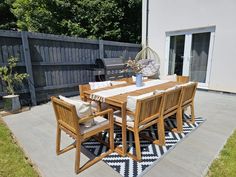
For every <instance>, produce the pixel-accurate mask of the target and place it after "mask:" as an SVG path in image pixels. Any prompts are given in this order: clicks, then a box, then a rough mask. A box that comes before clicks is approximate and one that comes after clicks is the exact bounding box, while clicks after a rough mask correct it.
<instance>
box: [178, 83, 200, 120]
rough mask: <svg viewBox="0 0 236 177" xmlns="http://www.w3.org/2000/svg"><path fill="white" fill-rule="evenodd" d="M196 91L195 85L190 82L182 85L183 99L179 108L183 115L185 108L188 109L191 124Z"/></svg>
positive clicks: (193, 116)
mask: <svg viewBox="0 0 236 177" xmlns="http://www.w3.org/2000/svg"><path fill="white" fill-rule="evenodd" d="M196 90H197V83H196V82H190V83H187V84H183V97H182V100H181V108H182V111H183V113H184V111H185V110H186V108H187V107H190V110H191V123H194V122H195V114H194V97H195V93H196Z"/></svg>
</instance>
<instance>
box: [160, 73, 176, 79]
mask: <svg viewBox="0 0 236 177" xmlns="http://www.w3.org/2000/svg"><path fill="white" fill-rule="evenodd" d="M160 79H161V80H168V81H177V75H176V74H173V75H167V76H160Z"/></svg>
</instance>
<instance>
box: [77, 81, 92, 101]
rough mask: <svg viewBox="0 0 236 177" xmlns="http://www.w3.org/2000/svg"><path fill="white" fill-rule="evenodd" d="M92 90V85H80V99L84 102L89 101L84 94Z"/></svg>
mask: <svg viewBox="0 0 236 177" xmlns="http://www.w3.org/2000/svg"><path fill="white" fill-rule="evenodd" d="M88 90H91V88H90V85H89V84H83V85H79V94H80V99H81V100H83V101H87V99H86V97H85V96H84V92H85V91H88Z"/></svg>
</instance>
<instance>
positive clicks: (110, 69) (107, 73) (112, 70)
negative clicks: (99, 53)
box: [95, 58, 129, 80]
mask: <svg viewBox="0 0 236 177" xmlns="http://www.w3.org/2000/svg"><path fill="white" fill-rule="evenodd" d="M95 63H96V67H97V70H99V72H100V74H99V73H97V76H96V80H116V79H121V78H124V77H128V76H129V73H127V72H124V71H123V70H124V68H125V63H126V60H124V59H122V58H103V59H96V61H95ZM101 69H102V70H101Z"/></svg>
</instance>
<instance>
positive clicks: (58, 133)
mask: <svg viewBox="0 0 236 177" xmlns="http://www.w3.org/2000/svg"><path fill="white" fill-rule="evenodd" d="M60 145H61V129H60V127H59V126H58V125H57V135H56V154H57V155H59V154H60V151H61V148H60Z"/></svg>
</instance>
